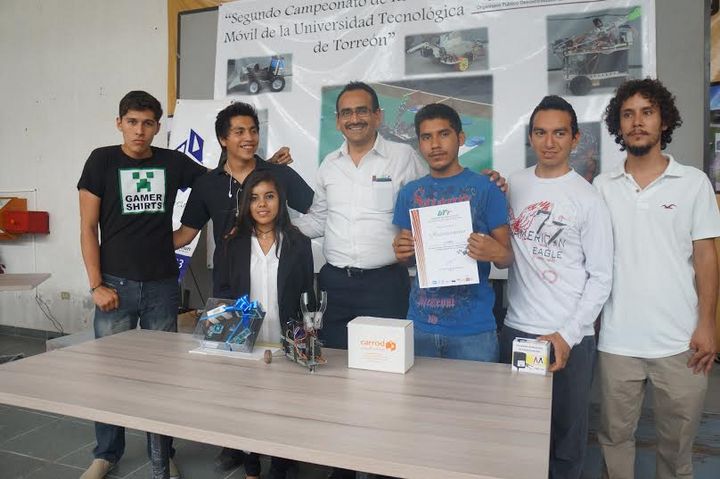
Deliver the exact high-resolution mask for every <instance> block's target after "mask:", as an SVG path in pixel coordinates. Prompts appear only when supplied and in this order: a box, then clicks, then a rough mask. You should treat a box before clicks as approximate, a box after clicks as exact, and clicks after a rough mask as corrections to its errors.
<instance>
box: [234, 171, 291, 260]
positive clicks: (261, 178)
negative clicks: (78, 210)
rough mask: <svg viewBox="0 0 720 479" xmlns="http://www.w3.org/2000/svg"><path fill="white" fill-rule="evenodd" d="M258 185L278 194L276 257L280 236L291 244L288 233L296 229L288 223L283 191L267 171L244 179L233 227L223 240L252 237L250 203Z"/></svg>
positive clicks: (257, 172) (285, 198)
mask: <svg viewBox="0 0 720 479" xmlns="http://www.w3.org/2000/svg"><path fill="white" fill-rule="evenodd" d="M260 183H270V184H271V185H273V186H274V187H275V191H277V194H278V201H279V208H278V214H277V216H276V217H275V254H276V255H277V254H278V252H279V247H280V237H281V236H282V239H283V241H286V242H289V243H292V234H288V233H290V232H291V231H292V232H295V231H297V228H296V227H295V225H293V224H292V223H291V222H290V214H289V213H288V208H287V197H286V194H285V189H284V188H283V187H282V185H281V184H280V182H279V181H278V180H277V178H276V177H275V175H273V174H272V173H271V172H270V171H267V170H263V171H253V172H252V173H250V175H248V177H247V178H246V180H245V184H244V185H243V191H242V196H241V197H240V208H239V209H238V211H237V215H236V217H235V226H233V228H232V229H231V230H230V232H228V234H226V235H225V237H224V239H225V240H228V241H229V240H232V239H233V238H235V237H236V236H250V235H252V233H253V231H254V230H255V220H254V219H253V217H252V215H251V214H250V203H251V201H252V192H253V190H254V189H255V187H256V186H257V185H259V184H260Z"/></svg>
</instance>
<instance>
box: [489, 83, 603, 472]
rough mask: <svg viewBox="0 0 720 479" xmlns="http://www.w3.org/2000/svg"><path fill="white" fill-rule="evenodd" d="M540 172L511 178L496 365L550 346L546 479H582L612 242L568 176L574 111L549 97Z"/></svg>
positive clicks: (596, 210) (542, 122)
mask: <svg viewBox="0 0 720 479" xmlns="http://www.w3.org/2000/svg"><path fill="white" fill-rule="evenodd" d="M528 132H529V136H530V143H531V144H532V147H533V150H534V151H535V154H536V156H537V165H536V166H533V167H530V168H527V169H525V170H522V171H520V172H518V173H515V174H513V175H511V176H510V178H509V184H510V189H509V191H510V193H509V195H508V199H509V203H510V208H511V218H510V228H511V231H512V248H513V252H514V254H515V262H514V263H513V265H512V266H511V267H510V274H509V281H508V306H509V307H508V313H507V317H506V318H505V325H504V327H503V329H502V332H501V334H500V358H501V361H502V362H506V363H510V360H511V353H512V341H513V339H515V338H516V337H530V338H533V337H539V338H540V339H545V340H548V341H550V342H551V343H552V346H553V352H554V361H553V362H552V364H551V365H550V370H551V371H553V372H554V373H555V374H554V378H553V398H552V427H551V438H550V471H549V472H550V473H549V477H550V478H564V479H572V478H580V476H581V475H582V465H583V460H584V456H585V444H586V443H587V431H588V403H589V398H590V386H591V384H592V374H593V366H594V358H595V336H594V330H593V323H594V322H595V319H596V318H597V316H598V314H599V313H600V310H601V308H602V306H603V304H604V303H605V301H606V300H607V298H608V295H609V294H610V288H611V285H612V265H613V237H612V225H611V221H610V214H609V212H608V209H607V207H606V206H605V203H604V202H603V199H602V197H601V196H600V194H599V193H598V192H597V191H596V190H595V189H594V188H593V187H592V185H590V183H588V182H587V181H586V180H585V179H584V178H583V177H581V176H580V175H578V174H577V173H576V172H575V171H573V170H572V169H571V168H570V164H569V158H570V153H571V152H572V150H573V148H575V146H576V145H577V142H578V140H579V139H580V132H579V131H578V124H577V116H576V115H575V111H574V110H573V108H572V106H571V105H570V104H569V103H568V102H567V101H565V100H564V99H562V98H560V97H558V96H547V97H545V98H543V100H542V101H541V102H540V104H539V105H538V106H537V107H536V108H535V110H534V111H533V113H532V116H531V117H530V127H529V130H528Z"/></svg>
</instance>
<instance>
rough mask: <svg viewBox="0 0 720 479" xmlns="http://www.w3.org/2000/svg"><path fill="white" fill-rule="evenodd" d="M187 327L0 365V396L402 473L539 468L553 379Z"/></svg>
mask: <svg viewBox="0 0 720 479" xmlns="http://www.w3.org/2000/svg"><path fill="white" fill-rule="evenodd" d="M195 346H196V344H195V341H194V340H193V339H192V337H191V336H189V335H184V334H176V333H165V332H160V331H140V330H135V331H128V332H125V333H121V334H117V335H114V336H108V337H105V338H101V339H99V340H95V341H90V342H87V343H83V344H79V345H77V346H72V347H68V348H65V349H61V350H57V351H51V352H48V353H44V354H40V355H38V356H33V357H30V358H27V359H23V360H20V361H16V362H13V363H8V364H5V365H2V366H0V403H4V404H10V405H14V406H22V407H27V408H31V409H39V410H43V411H49V412H53V413H58V414H64V415H68V416H74V417H79V418H84V419H90V420H96V421H102V422H106V423H111V424H117V425H121V426H125V427H130V428H135V429H140V430H144V431H150V432H155V433H160V434H166V435H169V436H175V437H180V438H185V439H189V440H193V441H199V442H205V443H211V444H217V445H220V446H226V447H232V448H235V449H245V450H251V451H256V452H259V453H263V454H271V455H276V456H282V457H288V458H291V459H297V460H300V461H305V462H312V463H318V464H326V465H330V466H337V467H343V468H347V469H354V470H360V471H367V472H373V473H378V474H386V475H390V476H397V477H404V478H423V479H427V478H513V479H523V478H545V477H547V470H548V450H549V436H550V403H551V391H552V379H551V378H550V377H544V376H534V375H528V374H517V373H512V372H511V371H510V370H509V366H507V365H500V364H483V363H477V362H471V361H451V360H438V359H428V358H417V359H416V360H415V366H414V367H413V368H412V369H411V370H410V371H408V373H407V374H405V375H398V374H392V373H379V372H374V371H362V370H355V369H348V368H347V367H346V366H347V359H346V353H345V352H344V351H335V350H328V351H326V353H327V354H326V355H327V357H328V364H327V365H324V366H321V367H318V370H317V372H316V373H314V374H310V373H309V372H308V371H307V370H306V369H304V368H302V367H301V366H299V365H296V364H294V363H291V362H290V361H288V360H286V359H284V358H275V359H274V360H273V362H272V364H269V365H268V364H265V363H264V362H262V361H249V360H241V359H234V358H233V359H231V358H224V357H213V356H202V355H196V354H189V353H188V351H189V350H190V349H192V348H194V347H195Z"/></svg>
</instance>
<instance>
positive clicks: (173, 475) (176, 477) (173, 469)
mask: <svg viewBox="0 0 720 479" xmlns="http://www.w3.org/2000/svg"><path fill="white" fill-rule="evenodd" d="M169 466H170V467H169V469H170V479H180V471H179V470H178V468H177V465H175V461H173V460H172V458H170V461H169Z"/></svg>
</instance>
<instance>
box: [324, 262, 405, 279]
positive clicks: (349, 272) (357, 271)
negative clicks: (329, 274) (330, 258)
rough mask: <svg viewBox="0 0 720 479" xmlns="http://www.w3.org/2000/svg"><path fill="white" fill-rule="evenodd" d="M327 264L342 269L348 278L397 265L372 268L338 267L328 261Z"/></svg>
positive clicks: (360, 276)
mask: <svg viewBox="0 0 720 479" xmlns="http://www.w3.org/2000/svg"><path fill="white" fill-rule="evenodd" d="M328 266H330V267H331V268H333V269H337V270H341V271H344V272H345V274H347V277H348V278H362V277H363V276H365V275H366V274H372V273H377V272H380V271H384V270H388V269H391V268H394V267H396V266H397V263H393V264H389V265H387V266H381V267H379V268H372V269H363V268H353V267H352V266H343V267H342V268H339V267H337V266H333V265H331V264H330V263H328Z"/></svg>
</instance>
